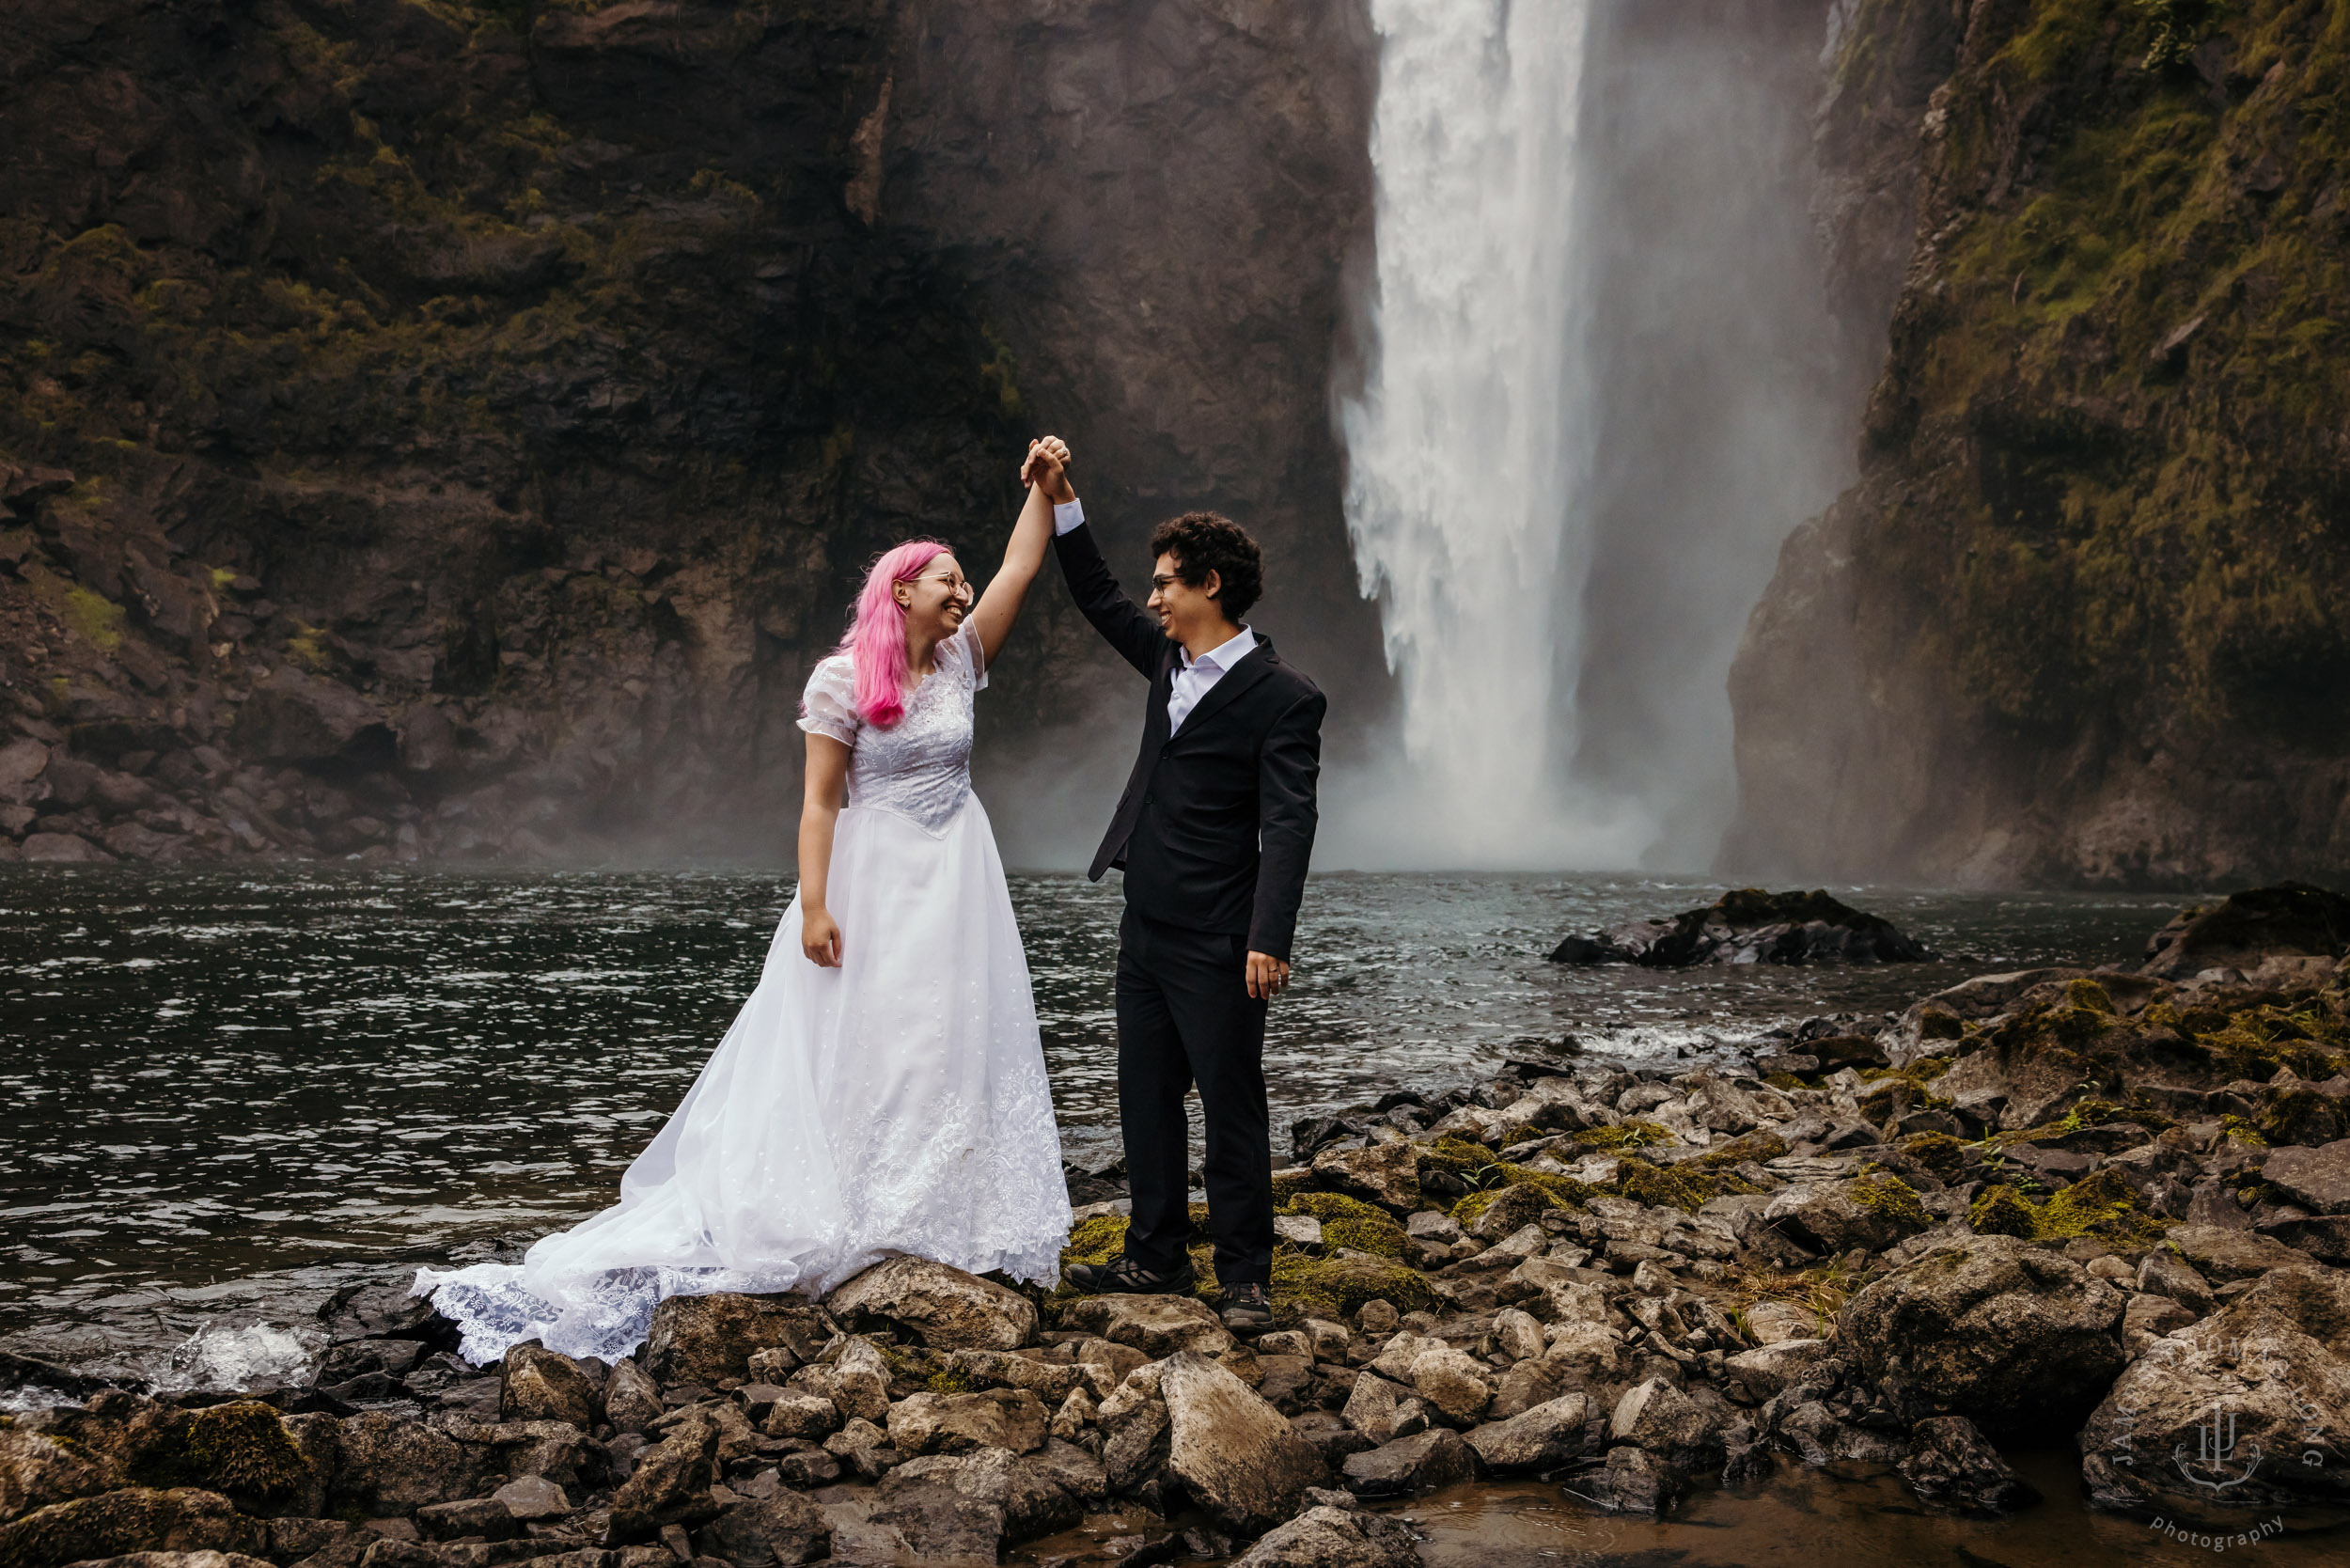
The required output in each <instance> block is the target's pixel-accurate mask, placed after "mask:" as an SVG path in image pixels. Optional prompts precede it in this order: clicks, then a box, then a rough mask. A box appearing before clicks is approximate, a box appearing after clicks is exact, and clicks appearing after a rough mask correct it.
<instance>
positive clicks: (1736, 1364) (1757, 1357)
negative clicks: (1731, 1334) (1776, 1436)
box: [1721, 1340, 1828, 1404]
mask: <svg viewBox="0 0 2350 1568" xmlns="http://www.w3.org/2000/svg"><path fill="white" fill-rule="evenodd" d="M1827 1353H1828V1342H1827V1341H1825V1340H1775V1341H1772V1342H1771V1343H1769V1344H1763V1345H1757V1346H1755V1347H1754V1348H1753V1349H1752V1350H1742V1351H1740V1352H1739V1353H1738V1354H1737V1355H1735V1356H1731V1357H1730V1358H1729V1359H1727V1360H1725V1361H1724V1362H1723V1363H1722V1377H1721V1381H1722V1386H1723V1388H1724V1390H1725V1391H1726V1392H1727V1393H1729V1395H1730V1396H1731V1398H1732V1399H1736V1400H1740V1401H1743V1402H1744V1403H1747V1404H1761V1403H1764V1402H1766V1401H1768V1400H1771V1399H1774V1398H1776V1397H1777V1396H1778V1395H1779V1394H1781V1393H1783V1392H1785V1391H1786V1390H1787V1389H1789V1388H1793V1387H1794V1386H1795V1385H1796V1384H1798V1383H1800V1382H1802V1381H1803V1378H1804V1374H1805V1373H1806V1372H1810V1370H1811V1369H1812V1368H1813V1367H1815V1366H1818V1365H1819V1364H1820V1362H1821V1361H1823V1360H1825V1358H1826V1356H1827Z"/></svg>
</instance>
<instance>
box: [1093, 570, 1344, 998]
mask: <svg viewBox="0 0 2350 1568" xmlns="http://www.w3.org/2000/svg"><path fill="white" fill-rule="evenodd" d="M1053 550H1054V553H1055V554H1056V555H1057V556H1058V557H1060V566H1061V573H1062V575H1064V576H1065V577H1067V578H1068V579H1069V589H1070V592H1071V593H1072V594H1073V596H1074V597H1075V599H1076V601H1077V608H1078V609H1080V610H1082V611H1083V612H1084V613H1085V618H1086V619H1088V620H1089V621H1091V622H1093V628H1094V630H1095V631H1097V632H1099V633H1101V634H1102V635H1103V636H1104V637H1105V638H1107V639H1108V640H1109V645H1110V646H1111V647H1112V648H1115V649H1117V650H1118V651H1119V653H1120V655H1122V656H1123V657H1124V659H1125V661H1126V662H1127V663H1128V664H1130V665H1132V666H1135V668H1136V669H1137V670H1139V671H1140V672H1141V673H1142V676H1143V678H1144V679H1145V680H1147V681H1149V682H1151V695H1150V698H1148V699H1147V701H1146V703H1145V705H1144V708H1143V714H1142V754H1141V755H1140V756H1139V757H1137V758H1136V759H1135V771H1134V775H1133V776H1132V777H1130V778H1128V779H1127V780H1126V792H1125V794H1123V795H1122V796H1120V798H1119V802H1118V813H1117V815H1116V816H1114V817H1113V818H1112V819H1111V820H1110V830H1109V832H1108V833H1107V834H1106V835H1105V837H1104V838H1103V839H1102V847H1101V849H1100V850H1099V851H1097V852H1096V853H1095V855H1094V856H1093V869H1092V870H1091V872H1090V873H1089V874H1090V875H1091V876H1092V878H1093V880H1095V881H1096V882H1099V881H1100V880H1101V879H1102V873H1103V872H1105V871H1106V870H1109V869H1110V868H1111V867H1112V866H1118V867H1121V868H1123V869H1124V870H1125V872H1126V902H1127V905H1128V907H1130V908H1132V909H1133V910H1134V911H1135V912H1136V914H1138V915H1140V916H1142V917H1144V918H1146V919H1152V920H1158V921H1162V922H1164V923H1166V924H1167V925H1173V926H1182V927H1186V928H1188V929H1190V930H1193V931H1205V932H1214V933H1225V934H1230V935H1235V936H1237V935H1241V934H1243V933H1246V936H1247V938H1248V948H1249V950H1250V951H1252V952H1261V953H1270V954H1271V955H1272V956H1274V957H1275V958H1279V959H1287V958H1288V957H1289V956H1290V941H1291V938H1292V936H1293V934H1294V933H1295V932H1296V929H1297V905H1298V902H1299V901H1300V900H1301V899H1302V898H1304V896H1305V892H1306V866H1307V862H1308V860H1310V859H1311V858H1312V855H1313V848H1314V827H1315V825H1316V823H1317V822H1318V821H1319V820H1320V819H1319V811H1318V809H1317V808H1316V806H1315V800H1314V785H1315V781H1316V779H1318V778H1319V777H1320V776H1321V773H1322V715H1323V712H1324V709H1325V708H1326V707H1327V706H1328V703H1327V701H1326V699H1325V698H1324V697H1323V695H1322V692H1321V690H1320V689H1319V688H1318V687H1316V686H1315V684H1314V683H1313V682H1311V681H1309V680H1308V679H1307V678H1306V676H1305V675H1304V674H1303V673H1302V672H1300V671H1298V670H1296V669H1293V668H1292V667H1290V666H1288V665H1285V664H1283V663H1282V662H1281V660H1280V657H1279V656H1278V655H1277V654H1276V653H1275V652H1274V651H1273V644H1272V643H1270V642H1268V641H1266V640H1265V639H1264V638H1263V637H1262V636H1259V637H1258V639H1257V646H1256V648H1255V649H1254V650H1253V651H1250V653H1249V654H1248V656H1247V657H1246V658H1245V659H1243V660H1241V661H1240V663H1239V664H1237V665H1235V666H1232V667H1231V668H1230V670H1227V671H1226V672H1225V673H1224V675H1223V677H1222V678H1221V679H1219V680H1218V681H1217V682H1216V683H1215V684H1214V686H1212V687H1210V688H1209V690H1208V695H1207V696H1205V697H1203V698H1200V699H1199V705H1198V706H1197V707H1195V708H1193V709H1192V711H1191V712H1190V713H1187V714H1185V715H1184V718H1183V729H1182V730H1181V731H1179V732H1176V733H1174V734H1173V735H1171V736H1170V734H1169V732H1168V726H1167V696H1168V694H1169V692H1170V691H1171V689H1172V687H1173V684H1174V681H1175V676H1176V673H1177V671H1179V670H1181V669H1182V668H1183V650H1182V649H1181V648H1180V647H1178V646H1177V645H1176V644H1175V643H1173V642H1170V641H1169V640H1167V635H1166V634H1165V633H1164V632H1162V631H1161V630H1160V628H1159V624H1158V622H1157V620H1155V619H1153V618H1152V617H1151V616H1150V615H1148V614H1146V613H1144V611H1143V610H1142V609H1141V608H1139V607H1138V606H1137V605H1136V604H1135V602H1134V601H1133V600H1131V599H1129V598H1127V597H1126V596H1125V594H1123V593H1121V592H1120V591H1119V587H1118V579H1117V578H1115V577H1113V576H1112V575H1111V574H1110V569H1109V566H1108V563H1106V562H1105V561H1104V560H1103V559H1102V552H1101V550H1100V548H1099V547H1098V546H1096V545H1095V543H1094V541H1093V530H1092V529H1091V528H1089V527H1086V526H1083V525H1080V526H1078V527H1075V528H1072V529H1071V530H1070V531H1069V532H1067V533H1065V534H1061V535H1058V537H1056V538H1055V539H1054V541H1053Z"/></svg>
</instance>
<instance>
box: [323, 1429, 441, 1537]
mask: <svg viewBox="0 0 2350 1568" xmlns="http://www.w3.org/2000/svg"><path fill="white" fill-rule="evenodd" d="M341 1450H342V1457H341V1460H340V1462H339V1463H338V1464H337V1466H336V1469H335V1479H334V1482H332V1484H331V1485H330V1486H329V1487H328V1489H327V1502H328V1505H329V1506H330V1507H332V1508H336V1509H345V1508H355V1509H357V1510H358V1511H359V1512H360V1513H368V1514H372V1515H373V1516H375V1517H377V1518H385V1517H389V1516H390V1515H393V1514H398V1513H415V1511H416V1510H417V1509H419V1508H421V1507H423V1506H424V1505H425V1504H426V1503H436V1502H453V1501H455V1500H456V1499H458V1498H460V1497H465V1496H466V1495H467V1494H469V1493H470V1492H472V1490H473V1478H474V1474H475V1470H474V1467H473V1466H471V1465H470V1464H468V1463H467V1462H466V1458H465V1454H464V1452H463V1450H461V1449H459V1448H458V1446H457V1444H456V1443H455V1442H454V1441H452V1440H451V1439H450V1438H449V1437H448V1435H446V1434H445V1433H441V1432H436V1431H434V1430H433V1429H432V1428H431V1427H429V1426H426V1425H424V1424H422V1423H421V1422H418V1421H410V1420H402V1419H399V1417H397V1416H386V1415H383V1414H380V1413H376V1412H368V1413H363V1414H361V1415H357V1416H352V1417H350V1418H348V1419H345V1420H344V1421H343V1423H342V1445H341Z"/></svg>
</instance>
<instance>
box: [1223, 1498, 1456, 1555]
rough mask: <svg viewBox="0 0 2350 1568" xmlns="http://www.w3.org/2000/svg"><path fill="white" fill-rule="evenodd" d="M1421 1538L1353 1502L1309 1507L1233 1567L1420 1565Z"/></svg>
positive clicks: (1251, 1548)
mask: <svg viewBox="0 0 2350 1568" xmlns="http://www.w3.org/2000/svg"><path fill="white" fill-rule="evenodd" d="M1419 1565H1420V1555H1419V1538H1418V1536H1416V1535H1414V1534H1413V1533H1412V1527H1411V1526H1409V1525H1407V1524H1405V1523H1404V1522H1403V1521H1402V1520H1401V1519H1390V1518H1388V1517H1387V1515H1385V1514H1381V1513H1368V1512H1366V1511H1364V1510H1362V1509H1359V1508H1354V1507H1343V1508H1341V1507H1334V1506H1332V1505H1330V1504H1326V1503H1325V1504H1322V1505H1320V1506H1317V1507H1314V1508H1309V1509H1308V1510H1307V1511H1306V1512H1305V1513H1300V1514H1299V1515H1298V1516H1297V1517H1296V1518H1294V1519H1292V1520H1291V1521H1290V1522H1289V1523H1288V1524H1286V1525H1283V1526H1281V1527H1280V1528H1279V1529H1275V1530H1272V1531H1270V1532H1268V1533H1267V1534H1266V1535H1265V1537H1264V1539H1263V1540H1261V1541H1259V1542H1258V1543H1257V1544H1255V1545H1253V1546H1251V1547H1249V1548H1248V1550H1247V1552H1246V1554H1244V1555H1243V1556H1242V1557H1241V1558H1240V1559H1239V1560H1236V1561H1235V1562H1234V1563H1233V1564H1232V1568H1419Z"/></svg>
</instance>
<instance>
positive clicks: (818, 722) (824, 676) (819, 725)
mask: <svg viewBox="0 0 2350 1568" xmlns="http://www.w3.org/2000/svg"><path fill="white" fill-rule="evenodd" d="M800 728H801V729H805V730H807V732H808V733H809V734H811V735H826V736H829V737H831V738H832V739H833V740H836V741H838V742H839V743H840V744H841V745H852V746H853V745H856V732H857V730H858V729H861V728H863V725H862V723H861V722H860V721H859V719H858V718H857V716H856V667H855V666H854V665H852V664H850V663H849V656H848V655H847V654H845V653H836V654H834V655H833V656H832V657H831V658H829V659H826V660H825V661H824V662H823V664H821V665H818V666H816V673H815V674H813V675H811V676H809V677H808V678H807V693H806V694H805V695H804V696H802V697H801V698H800Z"/></svg>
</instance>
